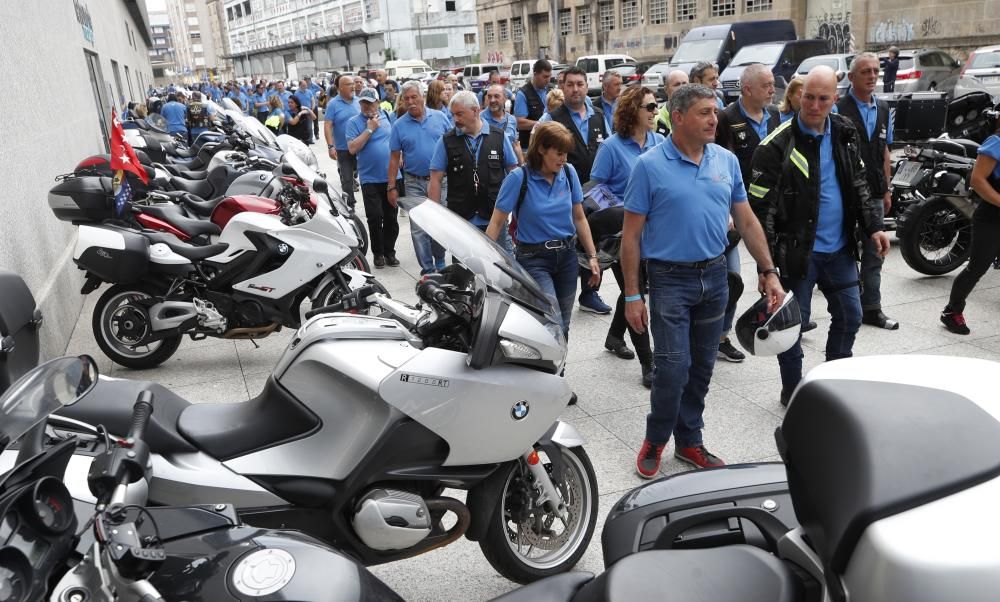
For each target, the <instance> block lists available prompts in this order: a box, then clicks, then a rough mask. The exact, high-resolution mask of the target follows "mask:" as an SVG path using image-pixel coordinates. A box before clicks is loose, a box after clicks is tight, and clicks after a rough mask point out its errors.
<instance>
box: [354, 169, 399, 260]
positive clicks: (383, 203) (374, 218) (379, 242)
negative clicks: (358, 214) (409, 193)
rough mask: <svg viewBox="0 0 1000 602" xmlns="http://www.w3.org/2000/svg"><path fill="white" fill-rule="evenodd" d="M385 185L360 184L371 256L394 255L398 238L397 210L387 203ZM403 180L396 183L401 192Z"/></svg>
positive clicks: (387, 194) (387, 193) (387, 197)
mask: <svg viewBox="0 0 1000 602" xmlns="http://www.w3.org/2000/svg"><path fill="white" fill-rule="evenodd" d="M386 186H387V184H385V183H384V182H382V183H378V184H362V185H361V198H362V199H363V200H364V203H365V217H366V218H367V219H368V236H369V238H370V239H371V247H372V255H374V256H379V255H382V256H385V255H395V254H396V238H398V237H399V222H398V221H396V217H397V216H398V215H399V209H398V208H396V207H393V206H392V205H391V204H390V203H389V191H388V190H386ZM402 188H403V180H402V179H400V180H398V181H397V182H396V189H397V190H402Z"/></svg>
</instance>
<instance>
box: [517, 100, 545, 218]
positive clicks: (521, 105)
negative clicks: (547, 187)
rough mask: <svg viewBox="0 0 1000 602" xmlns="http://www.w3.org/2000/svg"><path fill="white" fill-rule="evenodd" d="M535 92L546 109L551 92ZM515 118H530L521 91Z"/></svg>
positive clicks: (526, 102)
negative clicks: (546, 101)
mask: <svg viewBox="0 0 1000 602" xmlns="http://www.w3.org/2000/svg"><path fill="white" fill-rule="evenodd" d="M535 92H538V97H539V98H541V99H542V108H543V109H544V108H545V100H546V98H548V95H549V91H548V90H547V89H545V88H542V89H538V88H535ZM514 117H524V118H527V117H528V99H527V98H525V97H524V92H522V91H520V90H518V91H517V94H516V95H514ZM519 228H520V226H519Z"/></svg>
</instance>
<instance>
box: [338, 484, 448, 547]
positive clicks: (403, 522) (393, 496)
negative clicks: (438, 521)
mask: <svg viewBox="0 0 1000 602" xmlns="http://www.w3.org/2000/svg"><path fill="white" fill-rule="evenodd" d="M351 523H352V524H353V525H354V531H355V532H356V533H357V534H358V537H360V538H361V541H363V542H365V545H366V546H368V547H369V548H372V549H373V550H404V549H406V548H410V547H413V546H415V545H417V544H418V543H420V541H421V540H422V539H424V538H425V537H427V535H429V534H430V532H431V516H430V512H429V511H428V510H427V504H426V503H425V502H424V499H423V498H422V497H420V496H419V495H417V494H415V493H410V492H408V491H399V490H397V489H373V490H371V491H369V492H368V493H367V494H365V496H364V497H362V498H361V501H359V502H358V505H357V510H356V512H355V514H354V518H353V519H352V521H351Z"/></svg>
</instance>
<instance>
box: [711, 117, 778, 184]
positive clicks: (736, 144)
mask: <svg viewBox="0 0 1000 602" xmlns="http://www.w3.org/2000/svg"><path fill="white" fill-rule="evenodd" d="M764 113H765V115H766V116H767V131H768V133H770V132H773V131H774V129H775V128H777V127H778V126H779V125H781V115H779V113H778V111H777V109H774V108H772V107H765V108H764ZM717 132H718V133H717V134H716V137H715V141H716V142H717V143H718V144H719V145H720V146H724V147H726V148H728V149H729V150H731V151H732V152H733V154H734V155H736V158H737V159H738V160H739V162H740V173H741V174H742V175H743V186H744V187H745V188H746V189H747V190H749V189H750V181H751V179H752V174H751V169H750V164H751V162H752V161H753V152H754V151H755V150H757V147H758V146H760V140H761V139H760V136H758V135H757V130H755V129H754V127H753V125H752V124H751V123H750V121H749V120H748V119H747V118H746V117H744V116H743V113H742V112H741V111H740V107H739V103H738V102H734V103H732V104H730V105H729V106H727V107H726V108H725V109H723V110H722V112H721V113H720V114H719V126H718V130H717Z"/></svg>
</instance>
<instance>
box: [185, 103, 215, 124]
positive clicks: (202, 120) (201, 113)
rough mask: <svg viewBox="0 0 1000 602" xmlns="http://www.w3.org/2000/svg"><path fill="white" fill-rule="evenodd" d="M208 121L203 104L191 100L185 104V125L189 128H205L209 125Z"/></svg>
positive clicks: (206, 111)
mask: <svg viewBox="0 0 1000 602" xmlns="http://www.w3.org/2000/svg"><path fill="white" fill-rule="evenodd" d="M209 125H210V124H209V122H208V110H207V109H206V108H205V105H203V104H201V103H200V102H198V101H193V102H191V103H189V104H188V106H187V126H188V128H189V129H194V128H207V127H208V126H209Z"/></svg>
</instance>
